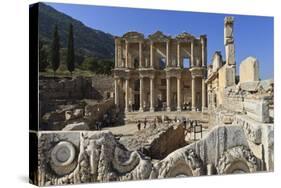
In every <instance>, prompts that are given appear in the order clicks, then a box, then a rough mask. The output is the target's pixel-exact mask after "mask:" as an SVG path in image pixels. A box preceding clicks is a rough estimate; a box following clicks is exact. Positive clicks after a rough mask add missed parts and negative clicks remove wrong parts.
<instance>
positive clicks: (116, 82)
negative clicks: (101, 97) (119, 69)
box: [114, 78, 119, 108]
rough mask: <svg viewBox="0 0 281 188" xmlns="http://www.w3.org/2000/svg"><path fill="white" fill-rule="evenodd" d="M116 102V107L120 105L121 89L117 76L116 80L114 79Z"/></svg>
mask: <svg viewBox="0 0 281 188" xmlns="http://www.w3.org/2000/svg"><path fill="white" fill-rule="evenodd" d="M114 92H115V93H114V94H115V95H114V97H115V98H114V99H115V100H114V103H115V105H116V107H117V108H118V107H119V89H118V79H117V78H115V80H114Z"/></svg>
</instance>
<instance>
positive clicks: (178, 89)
mask: <svg viewBox="0 0 281 188" xmlns="http://www.w3.org/2000/svg"><path fill="white" fill-rule="evenodd" d="M177 103H178V105H177V110H178V111H181V77H177Z"/></svg>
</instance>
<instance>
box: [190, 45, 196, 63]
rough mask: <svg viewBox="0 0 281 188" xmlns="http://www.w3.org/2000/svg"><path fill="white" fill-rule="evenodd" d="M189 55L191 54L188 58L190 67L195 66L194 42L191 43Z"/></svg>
mask: <svg viewBox="0 0 281 188" xmlns="http://www.w3.org/2000/svg"><path fill="white" fill-rule="evenodd" d="M190 51H191V52H190V53H191V57H190V61H191V66H195V65H194V41H193V40H192V41H191V45H190Z"/></svg>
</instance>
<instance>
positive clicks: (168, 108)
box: [166, 77, 171, 112]
mask: <svg viewBox="0 0 281 188" xmlns="http://www.w3.org/2000/svg"><path fill="white" fill-rule="evenodd" d="M166 80H167V94H166V95H167V96H166V99H167V109H166V110H167V111H168V112H170V111H171V106H170V105H171V96H170V90H171V85H170V77H167V78H166Z"/></svg>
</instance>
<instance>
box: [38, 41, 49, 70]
mask: <svg viewBox="0 0 281 188" xmlns="http://www.w3.org/2000/svg"><path fill="white" fill-rule="evenodd" d="M47 56H48V55H47V52H46V49H45V47H44V44H43V42H42V41H41V40H39V71H40V72H44V71H46V68H47V67H48V65H49V63H48V57H47Z"/></svg>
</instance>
